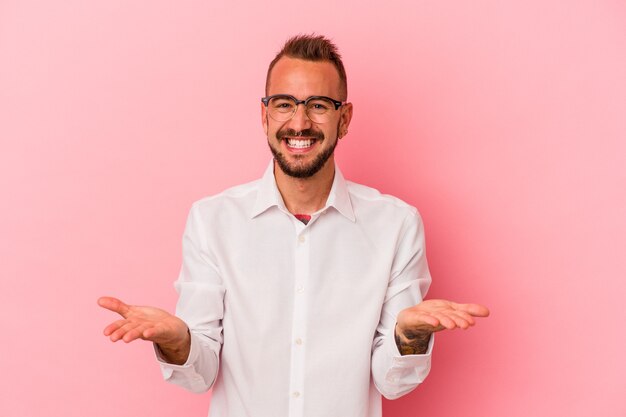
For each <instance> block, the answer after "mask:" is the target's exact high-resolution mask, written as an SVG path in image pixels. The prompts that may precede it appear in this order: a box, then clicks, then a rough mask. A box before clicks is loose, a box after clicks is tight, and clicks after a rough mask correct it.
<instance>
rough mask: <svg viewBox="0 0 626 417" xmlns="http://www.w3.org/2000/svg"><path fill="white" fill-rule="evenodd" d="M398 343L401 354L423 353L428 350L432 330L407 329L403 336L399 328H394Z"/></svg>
mask: <svg viewBox="0 0 626 417" xmlns="http://www.w3.org/2000/svg"><path fill="white" fill-rule="evenodd" d="M394 333H395V336H396V345H398V350H399V351H400V354H401V355H403V356H404V355H423V354H424V353H426V351H427V350H428V342H429V341H430V335H431V334H432V333H430V332H413V331H410V330H409V331H407V332H406V333H405V334H404V338H401V337H400V335H399V334H398V332H397V330H396V329H394Z"/></svg>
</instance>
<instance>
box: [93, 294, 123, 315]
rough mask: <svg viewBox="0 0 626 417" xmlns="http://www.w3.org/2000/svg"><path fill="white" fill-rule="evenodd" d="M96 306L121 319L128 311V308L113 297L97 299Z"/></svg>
mask: <svg viewBox="0 0 626 417" xmlns="http://www.w3.org/2000/svg"><path fill="white" fill-rule="evenodd" d="M98 305H99V306H100V307H102V308H106V309H107V310H111V311H114V312H116V313H118V314H119V315H121V316H122V317H126V316H127V315H128V312H129V311H130V306H128V305H126V304H125V303H124V302H123V301H121V300H118V299H117V298H114V297H100V298H99V299H98Z"/></svg>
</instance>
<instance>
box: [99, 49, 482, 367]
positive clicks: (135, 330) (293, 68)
mask: <svg viewBox="0 0 626 417" xmlns="http://www.w3.org/2000/svg"><path fill="white" fill-rule="evenodd" d="M273 94H290V95H292V96H294V97H296V98H297V99H299V100H304V99H306V98H308V97H310V96H314V95H315V96H327V97H332V98H335V99H337V100H342V101H344V100H345V99H346V97H342V96H341V89H340V81H339V74H338V73H337V70H336V69H335V67H334V66H333V65H332V64H331V63H330V62H311V61H304V60H300V59H294V58H288V57H283V58H281V59H280V60H279V61H278V62H277V63H276V65H275V66H274V69H273V71H272V74H271V76H270V83H269V91H268V95H273ZM352 112H353V105H352V104H351V103H347V104H344V105H343V106H341V107H340V108H339V109H338V110H337V111H333V112H332V114H331V118H330V120H329V121H328V122H326V123H321V124H316V123H313V122H311V120H310V119H309V118H308V117H307V115H306V113H305V111H304V106H298V109H297V111H296V114H295V115H294V117H293V118H292V119H290V120H288V121H286V122H277V121H275V120H273V119H272V118H270V117H269V116H268V114H267V112H266V108H265V106H264V105H261V121H262V125H263V130H264V131H265V134H266V135H267V141H268V145H269V146H270V147H271V148H273V149H274V150H275V151H278V152H280V153H281V154H282V155H283V158H284V160H285V163H286V164H288V165H289V167H290V168H293V169H302V168H305V167H308V166H311V164H312V163H313V161H314V160H315V158H316V157H318V156H319V155H320V154H321V153H323V152H324V151H325V150H327V149H332V148H334V147H335V146H336V145H337V141H338V140H340V139H341V138H342V137H344V136H345V135H346V133H347V131H348V126H349V125H350V121H351V119H352ZM307 130H309V131H312V132H321V133H322V134H323V138H324V139H318V140H317V141H316V143H314V145H313V146H311V147H310V148H308V149H307V150H306V151H299V150H294V149H290V148H289V147H288V146H287V144H286V139H287V138H289V137H290V136H288V133H287V134H284V133H281V132H290V131H292V132H296V133H298V132H303V131H307ZM313 136H318V135H313V134H312V135H310V136H303V135H300V136H298V138H299V139H303V138H304V139H306V138H308V137H310V138H312V137H313ZM274 175H275V177H276V184H277V186H278V189H279V191H280V193H281V195H282V197H283V200H284V202H285V205H286V207H287V209H288V210H289V211H290V212H291V213H293V214H310V213H314V212H316V211H318V210H320V209H321V208H323V207H324V205H325V204H326V200H327V198H328V195H329V193H330V189H331V186H332V182H333V178H334V175H335V165H334V155H331V156H330V157H329V158H328V160H327V161H326V163H325V164H324V165H323V166H322V167H321V168H320V170H319V171H318V172H316V173H315V174H314V175H312V176H310V177H307V178H296V177H293V176H290V175H288V174H287V173H285V172H283V171H282V169H281V168H280V166H279V165H278V164H276V163H275V165H274ZM98 304H99V305H100V306H101V307H103V308H105V309H108V310H111V311H113V312H115V313H118V314H119V315H120V316H121V317H122V318H121V319H119V320H117V321H114V322H113V323H111V324H109V325H108V326H107V327H106V328H105V329H104V335H105V336H108V337H109V338H110V339H111V341H112V342H117V341H119V340H122V341H124V342H126V343H129V342H132V341H134V340H138V339H142V340H147V341H150V342H153V343H156V344H157V346H158V347H159V349H160V351H161V354H162V356H163V358H164V359H165V360H166V361H168V362H170V363H174V364H178V365H182V364H184V363H185V362H186V360H187V358H188V356H189V351H190V347H191V339H190V334H189V329H188V327H187V325H186V324H185V323H184V322H183V321H182V320H181V319H179V318H178V317H176V316H174V315H172V314H170V313H168V312H166V311H164V310H161V309H159V308H155V307H150V306H134V305H128V304H125V303H124V302H122V301H121V300H118V299H116V298H113V297H102V298H100V299H99V300H98ZM488 315H489V310H488V309H487V307H485V306H482V305H479V304H459V303H455V302H452V301H447V300H426V301H423V302H421V303H420V304H418V305H415V306H413V307H410V308H407V309H404V310H402V311H401V312H400V313H399V314H398V317H397V324H396V327H395V336H396V344H397V345H398V349H399V350H400V353H401V354H403V355H405V354H422V353H425V352H426V350H427V347H428V342H429V340H430V336H431V334H432V333H434V332H438V331H442V330H446V329H447V330H452V329H456V328H460V329H467V328H469V327H471V326H473V325H474V324H475V320H474V318H475V317H487V316H488Z"/></svg>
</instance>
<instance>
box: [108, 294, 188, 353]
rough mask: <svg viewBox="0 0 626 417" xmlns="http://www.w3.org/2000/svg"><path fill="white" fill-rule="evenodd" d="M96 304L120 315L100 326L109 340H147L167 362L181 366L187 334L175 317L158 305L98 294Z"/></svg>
mask: <svg viewBox="0 0 626 417" xmlns="http://www.w3.org/2000/svg"><path fill="white" fill-rule="evenodd" d="M98 305H99V306H100V307H103V308H106V309H107V310H111V311H114V312H116V313H118V314H119V315H120V316H122V317H123V319H121V320H117V321H115V322H113V323H111V324H109V325H108V326H107V327H105V328H104V335H105V336H109V338H110V339H111V341H112V342H117V341H118V340H123V341H124V342H126V343H129V342H132V341H133V340H136V339H143V340H148V341H151V342H154V343H156V344H157V345H158V347H159V349H160V350H161V352H162V356H163V357H164V359H165V360H166V361H167V362H170V363H173V364H177V365H182V364H184V363H185V362H186V361H187V358H188V357H189V350H190V349H191V336H190V335H189V328H188V327H187V325H186V324H185V322H184V321H182V320H181V319H179V318H178V317H176V316H174V315H172V314H170V313H168V312H167V311H164V310H161V309H160V308H155V307H148V306H131V305H127V304H125V303H124V302H122V301H121V300H118V299H117V298H113V297H101V298H100V299H98Z"/></svg>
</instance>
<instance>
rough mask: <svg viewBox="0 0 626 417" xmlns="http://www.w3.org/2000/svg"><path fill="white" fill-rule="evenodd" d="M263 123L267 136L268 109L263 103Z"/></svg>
mask: <svg viewBox="0 0 626 417" xmlns="http://www.w3.org/2000/svg"><path fill="white" fill-rule="evenodd" d="M261 123H262V124H263V131H264V132H265V136H267V107H265V104H263V103H261Z"/></svg>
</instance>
